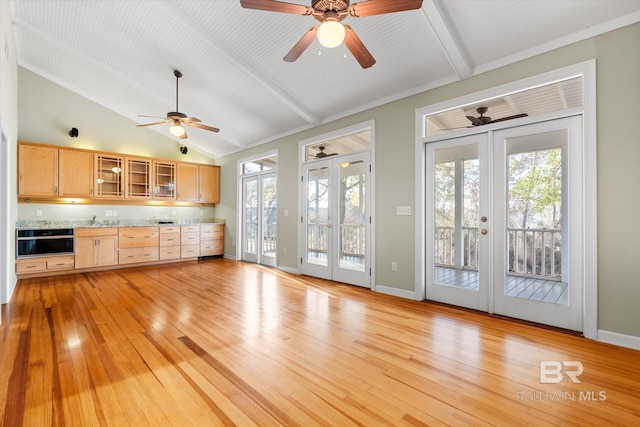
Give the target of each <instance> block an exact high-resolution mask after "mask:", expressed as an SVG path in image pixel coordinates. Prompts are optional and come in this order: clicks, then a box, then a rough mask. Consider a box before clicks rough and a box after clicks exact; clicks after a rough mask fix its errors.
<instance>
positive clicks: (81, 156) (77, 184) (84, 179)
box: [58, 148, 93, 198]
mask: <svg viewBox="0 0 640 427" xmlns="http://www.w3.org/2000/svg"><path fill="white" fill-rule="evenodd" d="M58 165H59V168H60V170H59V188H58V196H60V197H80V198H88V197H93V153H92V152H91V151H79V150H66V149H62V148H61V149H60V151H59V152H58Z"/></svg>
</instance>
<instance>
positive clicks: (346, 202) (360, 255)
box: [339, 160, 366, 271]
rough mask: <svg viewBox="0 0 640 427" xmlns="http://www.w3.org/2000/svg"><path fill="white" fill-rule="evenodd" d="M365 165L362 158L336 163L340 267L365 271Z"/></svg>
mask: <svg viewBox="0 0 640 427" xmlns="http://www.w3.org/2000/svg"><path fill="white" fill-rule="evenodd" d="M365 166H366V163H365V162H364V161H362V160H359V161H355V162H344V163H341V164H340V233H339V245H340V246H339V248H340V255H339V259H340V262H339V266H340V268H344V269H348V270H355V271H364V270H365V256H366V253H365V243H366V241H365V236H366V233H365V232H366V209H365V206H366V205H365V194H366V192H365V188H366V182H365Z"/></svg>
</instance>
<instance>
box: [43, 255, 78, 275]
mask: <svg viewBox="0 0 640 427" xmlns="http://www.w3.org/2000/svg"><path fill="white" fill-rule="evenodd" d="M75 266H76V260H75V257H74V256H61V257H56V258H47V270H49V271H51V270H73V269H74V268H75Z"/></svg>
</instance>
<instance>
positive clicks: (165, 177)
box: [153, 161, 176, 200]
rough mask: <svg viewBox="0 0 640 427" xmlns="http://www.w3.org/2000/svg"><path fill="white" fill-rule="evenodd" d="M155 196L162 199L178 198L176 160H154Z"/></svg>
mask: <svg viewBox="0 0 640 427" xmlns="http://www.w3.org/2000/svg"><path fill="white" fill-rule="evenodd" d="M153 198H154V199H162V200H175V199H176V164H175V162H161V161H154V162H153Z"/></svg>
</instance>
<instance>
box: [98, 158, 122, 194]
mask: <svg viewBox="0 0 640 427" xmlns="http://www.w3.org/2000/svg"><path fill="white" fill-rule="evenodd" d="M94 165H95V178H96V181H95V191H94V192H93V194H94V195H95V197H103V198H110V199H119V198H122V197H123V196H124V185H123V183H124V177H123V175H124V173H123V166H124V164H123V158H122V157H120V156H114V155H111V154H101V153H96V154H95V162H94Z"/></svg>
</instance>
